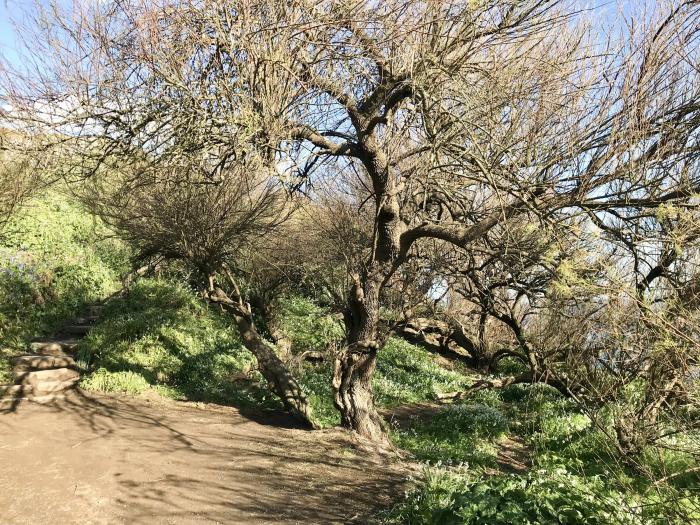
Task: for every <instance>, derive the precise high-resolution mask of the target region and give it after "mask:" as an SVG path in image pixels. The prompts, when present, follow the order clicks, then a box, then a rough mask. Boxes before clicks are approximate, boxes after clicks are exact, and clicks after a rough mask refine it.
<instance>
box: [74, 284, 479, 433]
mask: <svg viewBox="0 0 700 525" xmlns="http://www.w3.org/2000/svg"><path fill="white" fill-rule="evenodd" d="M280 305H281V308H282V315H281V321H282V325H283V327H284V329H285V330H286V331H287V333H289V334H290V337H291V339H292V341H293V349H294V353H295V354H297V355H299V354H301V353H303V352H305V351H315V352H321V353H322V354H323V355H324V360H323V361H322V362H320V363H308V362H303V361H299V360H292V363H293V364H292V367H293V370H292V371H293V372H294V374H295V375H296V377H297V378H298V379H299V382H300V384H301V386H302V388H303V389H304V390H305V392H306V394H307V395H308V397H309V401H310V403H311V406H312V409H313V411H314V415H315V417H316V419H317V422H318V423H319V424H320V425H321V426H323V427H330V426H334V425H337V424H339V422H340V418H339V415H338V412H337V410H336V409H335V407H334V406H333V396H332V391H331V378H332V373H333V362H334V359H333V355H334V354H333V352H334V350H335V349H337V348H338V345H339V343H340V340H341V337H342V326H341V325H340V323H339V321H338V320H337V319H335V318H333V317H332V316H331V315H329V314H328V312H327V311H326V310H324V309H323V308H320V307H319V306H317V305H315V304H314V303H313V302H311V301H309V300H307V299H303V298H300V297H292V298H287V299H284V300H282V301H281V302H280ZM78 355H79V357H80V361H81V363H82V365H83V366H84V367H85V368H86V369H87V370H88V373H87V374H86V375H85V377H84V379H83V381H82V386H83V388H86V389H88V390H97V391H107V392H110V391H118V392H128V393H133V394H139V393H142V392H144V391H147V390H154V391H157V392H159V393H161V394H162V395H165V396H168V397H173V398H176V399H188V400H201V401H211V402H217V403H226V404H233V405H235V406H251V407H252V406H256V407H265V408H272V407H276V408H279V407H280V406H281V404H280V402H279V401H278V400H277V399H276V398H275V397H274V396H273V395H272V394H271V393H270V392H269V390H268V389H267V386H266V385H265V384H264V382H263V380H262V377H261V376H260V374H259V373H258V372H257V371H256V365H255V360H254V358H253V356H252V355H251V354H250V353H249V352H248V351H247V350H246V349H245V348H244V347H243V346H242V344H241V342H240V340H239V339H238V335H237V332H236V329H235V327H234V326H232V324H231V322H230V320H229V319H228V318H226V317H225V316H223V315H221V314H220V313H219V312H218V311H217V309H216V308H213V307H211V306H209V305H207V304H206V303H205V302H204V301H202V300H201V299H200V298H199V297H197V295H196V294H195V293H194V292H193V291H191V290H189V289H188V288H187V287H185V286H184V285H182V284H180V283H179V281H177V280H171V279H141V280H139V281H138V282H136V283H135V284H134V285H132V286H131V287H130V289H129V291H128V293H127V294H125V295H124V296H123V297H118V298H115V299H113V300H112V301H110V302H109V303H108V304H107V306H106V308H105V309H104V311H103V312H102V315H101V319H100V321H99V323H98V325H97V326H96V327H95V328H93V330H92V331H91V332H90V334H89V335H88V336H87V337H86V339H85V340H84V341H83V342H82V343H81V345H80V348H79V353H78ZM469 382H470V379H469V378H468V377H466V376H465V375H464V374H462V373H459V372H455V371H450V370H446V369H444V368H442V367H441V366H440V365H439V364H438V363H437V361H436V360H435V359H434V357H433V356H432V355H431V354H429V353H428V352H427V351H425V350H424V349H422V348H420V347H417V346H414V345H411V344H408V343H406V342H405V341H403V340H400V339H391V340H390V341H389V342H388V344H387V345H386V347H385V348H384V349H382V350H381V351H380V353H379V358H378V364H377V373H376V374H375V381H374V388H375V394H376V399H377V403H378V405H379V406H380V407H385V408H388V407H393V406H396V405H401V404H407V403H420V402H425V401H430V400H434V399H436V398H437V396H438V394H439V393H443V392H450V391H455V390H460V389H462V388H464V387H465V386H466V385H467V384H468V383H469Z"/></svg>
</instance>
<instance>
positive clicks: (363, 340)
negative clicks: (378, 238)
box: [333, 274, 384, 441]
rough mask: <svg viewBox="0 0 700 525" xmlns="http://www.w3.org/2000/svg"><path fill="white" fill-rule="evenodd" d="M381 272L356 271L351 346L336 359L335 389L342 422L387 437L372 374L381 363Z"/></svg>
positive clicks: (349, 328) (348, 327)
mask: <svg viewBox="0 0 700 525" xmlns="http://www.w3.org/2000/svg"><path fill="white" fill-rule="evenodd" d="M379 277H380V276H379V275H378V274H375V275H371V274H365V275H362V276H360V275H354V276H353V278H354V284H353V286H352V288H351V290H350V297H349V300H348V309H347V311H346V312H345V326H346V332H347V340H348V345H347V347H346V348H345V349H344V350H343V351H342V352H341V353H340V355H339V356H338V358H337V359H336V362H335V370H334V374H333V392H334V401H335V406H336V408H337V409H338V410H339V411H340V415H341V422H342V425H343V426H344V427H346V428H349V429H352V430H354V431H355V432H357V433H358V434H360V435H361V436H363V437H366V438H368V439H371V440H374V441H377V440H381V439H383V438H384V425H383V419H382V417H381V416H380V415H379V413H378V412H377V409H376V408H375V404H374V392H373V390H372V376H373V374H374V370H375V368H376V365H377V351H378V350H379V349H380V347H381V341H379V340H378V328H379V293H380V290H381V282H380V281H379Z"/></svg>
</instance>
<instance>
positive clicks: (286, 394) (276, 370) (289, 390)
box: [209, 288, 319, 428]
mask: <svg viewBox="0 0 700 525" xmlns="http://www.w3.org/2000/svg"><path fill="white" fill-rule="evenodd" d="M209 298H210V300H211V301H212V302H215V303H218V304H220V305H221V306H222V307H223V308H224V310H225V311H226V312H228V313H229V314H231V316H232V317H233V318H234V320H235V321H236V326H237V327H238V333H239V334H240V336H241V339H242V340H243V345H244V346H245V347H246V348H247V349H248V350H250V352H251V353H252V354H253V355H254V356H255V358H256V359H257V361H258V369H259V370H260V373H261V374H262V375H263V377H264V378H265V379H266V380H267V382H268V384H269V385H270V388H271V390H272V391H273V392H274V393H275V394H276V395H277V396H278V397H279V398H280V399H281V400H282V402H283V403H284V406H285V408H286V409H287V410H288V411H289V412H290V413H291V414H292V415H293V416H294V417H295V418H297V419H298V420H299V421H301V422H303V423H304V424H306V425H309V426H310V427H311V428H319V427H318V425H317V424H316V422H315V421H314V418H313V415H312V412H311V407H310V406H309V402H308V400H307V399H306V395H305V394H304V391H303V390H302V388H301V386H300V385H299V383H298V382H297V380H296V379H295V378H294V376H293V375H292V374H291V372H290V371H289V369H288V368H287V367H286V365H285V364H284V362H283V361H282V360H281V359H280V358H279V357H278V355H277V354H276V353H275V351H274V350H273V349H272V347H270V345H268V343H267V342H266V341H265V340H264V339H263V337H262V336H261V335H260V334H259V333H258V331H257V330H256V329H255V326H254V325H253V323H252V321H251V319H250V313H249V312H246V311H244V308H243V306H242V305H240V304H238V303H236V302H235V301H233V300H232V299H231V298H229V297H228V296H227V295H226V293H225V292H224V291H223V290H221V289H220V288H215V289H214V291H213V292H210V294H209Z"/></svg>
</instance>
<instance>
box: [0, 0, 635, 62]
mask: <svg viewBox="0 0 700 525" xmlns="http://www.w3.org/2000/svg"><path fill="white" fill-rule="evenodd" d="M641 1H643V0H624V1H623V2H621V3H622V4H623V5H624V7H625V8H629V6H631V5H634V4H635V3H637V2H641ZM40 2H41V3H42V4H44V5H48V4H49V3H50V2H51V0H40ZM58 3H59V4H63V5H69V4H70V3H71V0H58ZM615 3H616V0H589V1H581V4H582V5H588V6H591V5H606V4H608V5H609V6H610V7H611V8H612V9H613V10H614V4H615ZM34 4H35V0H0V54H2V55H3V56H4V57H5V58H7V59H9V60H10V62H16V61H17V60H18V56H17V53H16V50H17V49H18V47H19V45H18V40H17V36H16V35H15V32H14V29H13V26H12V20H15V21H21V20H22V19H23V18H24V16H25V13H27V12H28V11H31V10H32V9H33V6H34Z"/></svg>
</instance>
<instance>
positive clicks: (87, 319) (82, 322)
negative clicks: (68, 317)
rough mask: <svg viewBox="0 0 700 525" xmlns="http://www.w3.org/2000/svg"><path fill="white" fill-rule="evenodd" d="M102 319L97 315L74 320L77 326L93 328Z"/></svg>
mask: <svg viewBox="0 0 700 525" xmlns="http://www.w3.org/2000/svg"><path fill="white" fill-rule="evenodd" d="M99 318H100V317H99V316H97V315H88V316H85V317H76V318H75V319H73V324H75V325H90V326H93V325H94V324H95V323H96V322H97V320H98V319H99Z"/></svg>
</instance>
